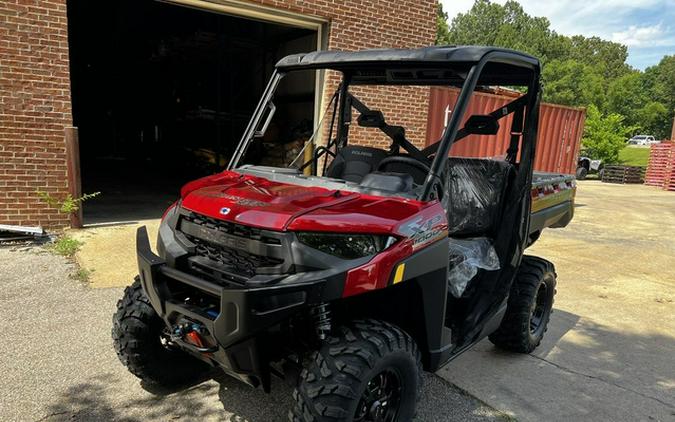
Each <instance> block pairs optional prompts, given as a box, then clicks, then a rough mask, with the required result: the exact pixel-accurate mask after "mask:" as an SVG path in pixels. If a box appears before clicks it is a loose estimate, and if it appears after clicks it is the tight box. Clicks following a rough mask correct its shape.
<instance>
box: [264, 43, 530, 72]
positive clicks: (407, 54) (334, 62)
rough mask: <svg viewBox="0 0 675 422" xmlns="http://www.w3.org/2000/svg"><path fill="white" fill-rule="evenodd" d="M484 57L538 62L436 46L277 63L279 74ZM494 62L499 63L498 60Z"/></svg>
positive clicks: (512, 54) (306, 56) (513, 54)
mask: <svg viewBox="0 0 675 422" xmlns="http://www.w3.org/2000/svg"><path fill="white" fill-rule="evenodd" d="M488 53H497V54H498V55H499V53H501V55H500V56H502V57H503V58H504V59H507V58H508V62H509V64H511V65H514V66H520V67H529V68H533V67H536V68H538V67H539V60H538V59H536V58H535V57H532V56H530V55H528V54H524V53H521V52H518V51H515V50H510V49H506V48H500V47H486V46H437V47H424V48H417V49H395V48H390V49H378V50H361V51H333V50H328V51H315V52H312V53H301V54H293V55H290V56H286V57H284V58H283V59H281V60H279V62H277V65H276V67H277V68H278V69H280V70H293V69H301V68H307V69H310V68H328V69H336V70H342V69H346V68H350V67H358V66H363V65H373V66H376V67H385V66H388V65H389V66H392V65H393V66H396V65H424V64H428V65H430V66H438V65H443V64H447V65H452V64H453V63H476V62H478V61H479V60H480V59H481V58H482V57H483V56H484V55H486V54H488ZM498 61H502V60H499V59H498Z"/></svg>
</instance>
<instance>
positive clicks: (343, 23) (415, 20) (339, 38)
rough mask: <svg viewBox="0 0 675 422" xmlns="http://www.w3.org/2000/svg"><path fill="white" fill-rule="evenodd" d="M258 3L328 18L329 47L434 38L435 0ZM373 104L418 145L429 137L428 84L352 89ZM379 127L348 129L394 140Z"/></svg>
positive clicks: (371, 141)
mask: <svg viewBox="0 0 675 422" xmlns="http://www.w3.org/2000/svg"><path fill="white" fill-rule="evenodd" d="M255 3H259V4H264V5H267V6H272V7H278V8H283V9H287V10H290V11H293V12H299V13H303V14H309V15H316V16H320V17H323V18H326V19H329V21H330V22H329V34H328V48H329V49H332V50H362V49H368V48H415V47H426V46H430V45H433V43H434V39H435V37H436V1H435V0H399V1H390V0H376V1H367V0H366V1H363V0H337V1H324V0H304V1H303V0H290V1H288V0H286V1H281V0H259V1H256V2H255ZM339 80H340V77H339V75H337V74H335V73H334V72H331V74H329V75H328V76H327V78H326V86H325V94H326V98H325V100H326V102H327V101H328V100H329V99H330V95H332V93H333V92H334V91H335V89H336V88H337V85H338V83H339ZM352 92H354V93H355V95H357V96H358V97H359V98H361V99H362V100H363V101H364V102H365V103H366V105H368V107H369V108H371V109H379V110H381V111H382V112H383V113H384V115H385V118H386V119H387V122H388V123H389V124H396V125H400V126H403V127H405V128H406V137H407V138H408V139H409V140H410V141H411V142H413V143H414V144H416V145H418V146H420V147H421V146H424V142H425V138H426V125H427V112H428V104H429V88H424V87H399V88H393V87H386V88H381V87H355V88H354V89H352ZM378 132H379V131H377V130H373V129H363V128H359V127H357V126H356V125H354V126H352V127H351V128H350V140H352V141H354V142H357V143H359V144H363V145H371V146H379V147H387V146H389V144H390V140H389V139H388V138H386V137H385V136H384V135H383V134H381V133H378Z"/></svg>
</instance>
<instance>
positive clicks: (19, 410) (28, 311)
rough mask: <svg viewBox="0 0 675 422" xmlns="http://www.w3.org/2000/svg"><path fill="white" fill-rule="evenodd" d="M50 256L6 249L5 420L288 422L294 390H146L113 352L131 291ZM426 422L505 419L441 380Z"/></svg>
mask: <svg viewBox="0 0 675 422" xmlns="http://www.w3.org/2000/svg"><path fill="white" fill-rule="evenodd" d="M75 270H76V268H75V266H74V265H72V264H70V263H69V262H68V261H67V260H65V259H64V258H62V257H59V256H55V255H52V254H51V253H49V252H46V251H45V250H44V249H42V248H29V249H25V248H19V250H9V249H6V248H5V249H2V248H0V287H1V288H0V321H2V327H3V328H4V329H2V330H0V357H1V358H0V374H2V382H1V383H0V421H12V422H16V421H125V422H134V421H167V420H185V421H187V420H190V421H197V420H199V421H233V422H234V421H236V422H241V421H250V422H268V421H284V420H287V418H286V414H287V411H288V409H289V408H290V406H291V388H290V387H289V386H287V385H286V384H285V383H283V382H281V381H275V382H274V384H273V387H272V394H269V395H267V394H265V393H263V392H262V391H261V390H255V389H252V388H250V387H248V386H246V385H244V384H242V383H240V382H238V381H235V380H234V379H231V378H229V377H227V376H219V377H216V379H211V380H207V381H204V382H202V383H200V384H197V385H193V386H189V387H185V388H183V389H181V390H178V391H162V390H157V389H152V388H150V387H148V386H144V385H142V384H141V383H140V382H139V380H138V379H137V378H135V377H134V376H132V375H131V374H129V373H128V372H127V371H126V369H125V368H124V367H123V366H122V364H121V363H120V362H119V360H118V359H117V356H116V355H115V352H114V351H113V347H112V343H111V339H110V329H111V322H112V314H113V311H114V309H115V303H116V301H117V299H118V298H119V297H120V296H121V294H122V289H121V288H101V289H93V288H91V287H89V286H85V285H83V284H82V283H81V282H80V281H77V280H75V279H73V278H72V274H73V273H74V272H75ZM417 419H418V420H419V421H495V420H503V419H504V415H503V414H501V413H499V412H497V411H495V410H493V409H491V408H489V407H488V406H486V405H484V404H482V403H481V402H480V401H478V400H476V399H475V398H473V397H471V396H469V395H467V394H465V393H463V392H462V391H460V390H459V389H457V388H456V387H454V386H452V385H451V384H450V383H448V382H447V381H445V380H443V379H441V378H440V377H437V376H435V375H433V374H427V375H426V376H425V387H424V394H423V397H422V400H421V403H420V406H419V411H418V418H417Z"/></svg>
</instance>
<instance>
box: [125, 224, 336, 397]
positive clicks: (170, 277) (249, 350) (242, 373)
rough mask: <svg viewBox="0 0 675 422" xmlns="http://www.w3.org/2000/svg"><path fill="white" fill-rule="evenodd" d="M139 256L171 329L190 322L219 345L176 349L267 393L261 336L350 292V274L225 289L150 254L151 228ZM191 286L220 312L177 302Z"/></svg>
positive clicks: (139, 244) (139, 238)
mask: <svg viewBox="0 0 675 422" xmlns="http://www.w3.org/2000/svg"><path fill="white" fill-rule="evenodd" d="M136 252H137V257H138V268H139V275H140V280H141V285H142V287H143V290H144V292H145V294H146V295H147V297H148V299H149V300H150V303H151V305H152V307H153V308H154V309H155V311H156V312H157V313H158V314H159V316H160V317H161V318H162V319H163V320H164V322H165V323H166V325H167V327H170V328H171V327H173V326H175V324H176V323H177V321H179V320H181V319H187V320H190V321H192V322H195V323H197V324H200V325H201V326H203V328H204V329H205V330H206V331H207V333H208V335H209V336H210V338H213V339H215V343H216V345H215V346H213V347H211V348H209V350H208V351H206V350H203V349H202V350H200V349H199V348H197V347H195V346H194V345H192V344H190V343H187V342H185V341H181V340H178V341H176V344H177V345H178V346H180V347H181V348H183V349H185V350H186V351H188V352H190V353H192V354H193V355H195V356H197V357H198V358H200V359H202V360H204V361H207V362H209V363H211V364H213V365H216V366H219V367H221V368H222V369H223V370H225V371H226V372H228V373H229V374H231V375H233V376H236V377H238V378H240V379H242V380H244V381H246V382H248V383H250V384H253V385H258V384H259V383H260V382H262V384H263V387H265V388H266V389H267V388H269V368H268V364H267V362H268V361H269V359H268V356H266V354H267V353H266V352H267V351H266V350H265V349H266V348H264V347H261V345H262V343H261V336H260V335H258V334H260V333H261V332H264V331H266V330H268V329H270V328H271V327H273V326H275V325H277V324H279V323H280V322H282V321H284V320H286V319H288V318H289V317H291V316H292V315H294V314H296V313H298V312H300V311H301V310H302V309H303V308H306V307H308V306H311V305H314V304H318V303H321V302H325V301H330V300H333V299H336V298H338V297H340V295H341V289H342V286H344V273H339V272H338V273H335V272H329V271H317V272H315V273H313V274H310V276H309V277H308V276H307V275H305V276H303V277H288V280H282V281H280V282H276V283H274V284H273V285H268V286H264V287H244V286H237V287H232V286H223V285H219V284H216V283H214V282H211V281H208V280H204V279H202V278H199V277H195V276H194V275H192V274H189V273H186V272H183V271H180V270H177V269H176V268H173V267H171V266H169V265H167V263H166V261H165V260H164V259H162V258H161V257H159V256H157V255H155V254H154V253H153V252H152V250H151V249H150V242H149V240H148V233H147V230H146V228H145V227H141V228H139V229H138V231H137V234H136ZM185 285H187V286H190V288H191V289H194V290H195V291H196V292H198V293H199V294H204V295H207V296H208V297H210V298H212V299H213V300H214V302H215V303H217V304H218V306H217V307H216V309H217V311H216V312H214V311H213V310H211V311H210V312H208V313H207V312H205V310H204V309H201V308H199V307H197V306H192V305H190V304H186V303H185V301H184V300H182V298H180V297H176V296H175V290H176V286H182V287H185Z"/></svg>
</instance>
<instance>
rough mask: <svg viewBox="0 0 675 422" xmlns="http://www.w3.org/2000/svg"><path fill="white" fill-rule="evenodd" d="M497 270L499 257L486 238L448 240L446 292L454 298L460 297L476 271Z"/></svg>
mask: <svg viewBox="0 0 675 422" xmlns="http://www.w3.org/2000/svg"><path fill="white" fill-rule="evenodd" d="M479 269H483V270H487V271H494V270H498V269H499V257H498V256H497V252H496V251H495V248H494V246H492V241H491V240H490V239H488V238H486V237H476V238H471V239H453V238H450V249H449V262H448V291H449V292H450V293H451V294H452V295H453V296H454V297H456V298H460V297H462V294H464V291H465V290H466V287H467V286H468V284H469V281H471V279H472V278H474V277H475V276H476V274H478V270H479Z"/></svg>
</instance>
